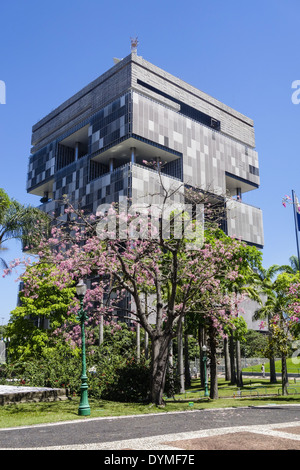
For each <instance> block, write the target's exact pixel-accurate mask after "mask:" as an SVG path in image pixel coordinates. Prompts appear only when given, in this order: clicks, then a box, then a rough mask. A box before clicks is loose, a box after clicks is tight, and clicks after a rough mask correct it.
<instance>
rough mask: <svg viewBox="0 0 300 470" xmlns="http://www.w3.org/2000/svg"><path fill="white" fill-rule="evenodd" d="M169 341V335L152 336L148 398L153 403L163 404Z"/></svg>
mask: <svg viewBox="0 0 300 470" xmlns="http://www.w3.org/2000/svg"><path fill="white" fill-rule="evenodd" d="M170 341H171V335H168V336H167V335H160V336H155V337H153V338H152V354H151V386H150V399H151V402H152V403H155V405H162V404H163V392H164V388H165V382H166V370H167V364H168V354H169V344H170Z"/></svg>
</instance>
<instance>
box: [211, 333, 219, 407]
mask: <svg viewBox="0 0 300 470" xmlns="http://www.w3.org/2000/svg"><path fill="white" fill-rule="evenodd" d="M209 344H210V391H209V397H210V398H211V399H212V400H217V399H218V398H219V392H218V375H217V339H216V330H215V328H214V327H213V326H210V328H209Z"/></svg>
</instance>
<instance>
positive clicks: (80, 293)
mask: <svg viewBox="0 0 300 470" xmlns="http://www.w3.org/2000/svg"><path fill="white" fill-rule="evenodd" d="M86 289H87V287H86V284H84V282H83V281H82V279H81V280H80V281H79V282H78V284H77V286H76V294H77V297H78V299H79V301H80V310H79V312H78V319H79V321H80V326H81V342H82V345H81V350H82V372H81V386H80V403H79V408H78V414H79V415H80V416H89V415H90V414H91V409H90V405H89V400H88V384H87V375H86V358H85V331H84V322H85V321H86V319H87V314H86V312H85V311H84V309H83V299H84V296H85V293H86Z"/></svg>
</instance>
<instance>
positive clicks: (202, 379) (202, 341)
mask: <svg viewBox="0 0 300 470" xmlns="http://www.w3.org/2000/svg"><path fill="white" fill-rule="evenodd" d="M198 343H199V349H200V383H201V387H202V388H204V385H205V377H204V363H203V352H202V346H203V345H204V344H205V343H206V338H205V330H204V328H203V327H202V326H200V325H199V329H198Z"/></svg>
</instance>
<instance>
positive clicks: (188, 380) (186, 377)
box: [184, 333, 191, 387]
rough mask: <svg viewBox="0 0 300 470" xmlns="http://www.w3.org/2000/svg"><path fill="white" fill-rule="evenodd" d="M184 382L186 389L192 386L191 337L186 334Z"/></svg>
mask: <svg viewBox="0 0 300 470" xmlns="http://www.w3.org/2000/svg"><path fill="white" fill-rule="evenodd" d="M184 380H185V387H190V386H191V373H190V361H189V335H188V334H187V333H185V334H184Z"/></svg>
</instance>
